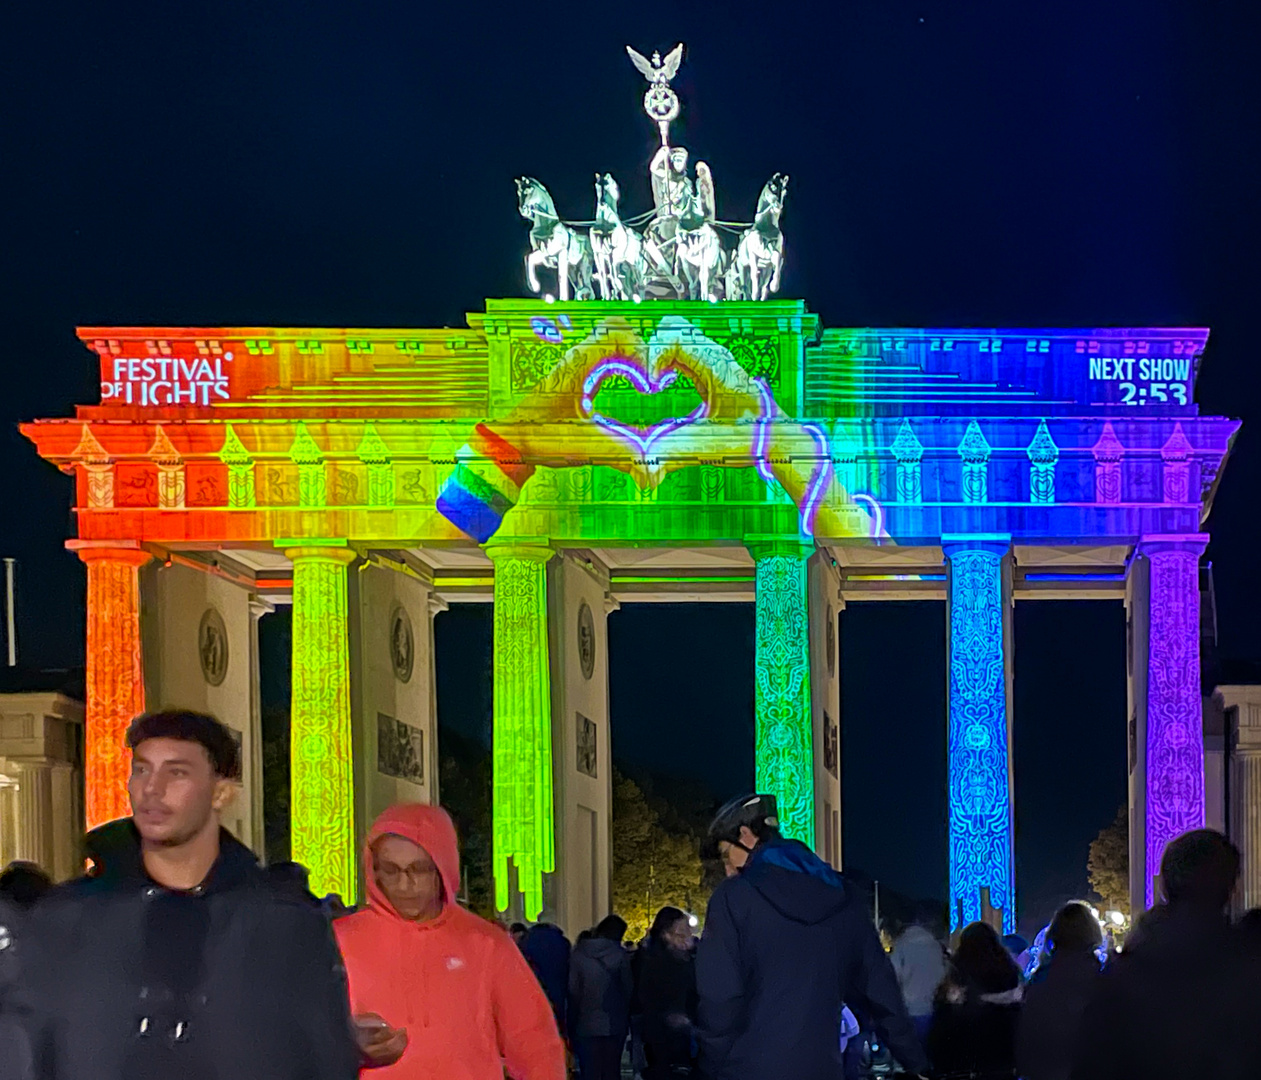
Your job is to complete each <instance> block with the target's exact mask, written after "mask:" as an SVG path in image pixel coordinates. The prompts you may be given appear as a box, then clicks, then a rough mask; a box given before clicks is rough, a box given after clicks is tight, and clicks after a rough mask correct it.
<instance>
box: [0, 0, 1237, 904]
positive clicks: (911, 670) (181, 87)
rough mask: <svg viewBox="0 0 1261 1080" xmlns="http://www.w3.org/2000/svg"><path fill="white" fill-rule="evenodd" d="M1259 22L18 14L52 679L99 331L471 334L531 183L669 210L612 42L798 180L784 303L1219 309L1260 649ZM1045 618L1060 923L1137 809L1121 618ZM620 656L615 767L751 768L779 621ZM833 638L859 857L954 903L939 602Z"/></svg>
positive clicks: (1196, 11) (1227, 555) (1046, 831)
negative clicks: (63, 419) (769, 634)
mask: <svg viewBox="0 0 1261 1080" xmlns="http://www.w3.org/2000/svg"><path fill="white" fill-rule="evenodd" d="M807 12H809V14H807ZM1257 22H1258V15H1257V9H1256V5H1255V4H1247V3H1243V2H1238V3H1227V2H1213V0H1199V2H1198V3H1186V2H1183V3H1167V2H1160V0H1113V2H1111V3H1108V4H1099V3H1098V2H1097V0H1092V2H1077V0H1061V2H1059V3H1056V4H1051V5H1028V4H1013V3H1011V2H1010V0H1002V2H991V0H971V2H969V3H966V4H964V3H928V2H919V3H904V2H900V0H870V2H864V3H835V4H831V5H804V4H799V5H792V6H790V5H782V4H779V5H777V4H766V3H761V4H756V5H755V4H750V3H744V2H741V0H724V2H723V3H721V4H719V3H701V2H693V3H688V4H678V3H675V4H670V5H651V4H644V5H617V6H616V9H614V6H613V5H604V6H601V5H592V4H569V3H563V2H555V3H550V4H545V5H535V6H519V5H507V4H494V5H486V4H478V3H463V4H447V5H432V4H417V3H366V4H346V3H331V2H328V0H307V2H303V3H266V4H259V3H257V0H254V2H250V3H243V2H238V0H217V2H216V3H214V4H208V5H189V6H172V5H170V4H157V3H152V4H132V3H126V2H119V3H113V4H100V3H86V2H84V3H73V4H71V3H58V2H56V0H46V2H44V3H41V4H23V5H10V6H9V9H8V10H6V12H5V15H4V25H3V32H2V33H0V42H3V44H2V45H0V49H3V55H2V56H0V87H2V91H0V93H2V94H3V99H2V101H0V187H2V189H3V191H2V194H3V198H2V199H0V208H2V209H0V214H2V220H3V232H2V234H0V275H2V276H0V280H2V281H3V285H4V288H3V290H2V291H0V304H3V309H4V324H3V325H4V333H3V336H2V337H0V372H2V373H3V378H4V382H3V390H0V501H2V505H3V507H4V513H3V514H2V515H0V548H2V549H3V550H2V551H0V554H4V555H12V556H16V557H17V558H18V559H19V560H20V591H21V600H20V603H21V608H20V617H19V640H20V645H21V654H22V659H23V661H24V662H26V663H29V664H31V665H43V666H57V665H68V664H74V663H78V662H81V661H82V653H83V629H82V627H83V613H82V597H83V573H82V570H81V567H80V566H79V564H78V561H77V560H76V559H75V558H73V557H71V556H70V555H68V554H67V553H65V552H64V551H63V550H62V543H63V541H64V539H65V538H66V537H67V536H68V535H70V530H71V527H72V525H71V521H70V516H69V513H68V507H69V505H70V485H69V481H68V479H67V478H65V477H63V476H61V475H60V474H58V473H57V472H56V471H55V470H54V469H52V468H51V467H50V466H48V465H45V464H43V463H41V462H40V461H39V460H38V459H37V457H36V455H35V453H34V451H33V449H32V448H31V447H30V446H29V445H28V444H26V443H25V442H24V440H22V439H21V438H20V437H19V435H18V433H17V431H16V428H15V426H14V424H15V423H16V421H18V420H19V419H27V418H31V417H36V416H58V415H65V414H67V413H69V412H70V410H71V407H72V406H73V404H75V403H76V402H81V403H87V402H92V401H95V400H96V387H95V378H96V369H95V362H94V361H95V358H94V357H93V356H92V355H91V354H90V353H88V352H87V351H85V350H84V349H82V348H81V347H80V346H79V344H78V343H77V341H76V339H75V337H74V327H75V326H76V325H78V324H110V323H114V324H128V325H145V324H155V325H203V326H211V325H274V326H285V325H298V326H301V325H317V326H321V325H323V326H433V325H438V326H441V325H460V324H461V323H462V321H463V313H464V312H466V311H471V310H476V309H478V308H479V307H480V306H481V303H482V300H483V298H484V297H487V296H492V297H493V296H514V295H520V294H521V292H522V287H521V283H520V281H519V274H520V255H521V253H522V251H523V249H524V246H525V244H526V227H525V224H524V223H523V222H522V221H521V219H520V218H519V217H518V215H517V212H516V203H515V197H514V191H513V186H512V179H513V177H514V176H517V175H520V174H522V173H527V174H530V175H534V176H538V177H539V178H540V179H541V180H543V182H544V183H545V184H547V185H548V186H549V188H550V190H551V191H552V193H553V195H554V196H555V197H556V199H557V202H558V204H559V206H560V208H561V211H562V213H563V214H565V215H567V216H571V217H578V218H583V217H587V216H589V213H590V205H591V178H592V175H593V173H594V172H595V171H596V170H600V171H611V172H613V173H614V174H615V175H616V176H617V178H618V180H619V182H620V183H621V185H622V189H623V195H624V204H625V205H626V206H628V207H633V208H641V207H646V206H647V205H649V194H648V186H647V180H646V162H647V158H648V156H649V154H650V152H651V149H652V140H653V138H654V137H655V136H654V133H653V131H652V130H651V129H650V127H649V125H648V124H647V122H646V121H645V119H644V117H643V116H642V114H641V112H640V103H639V99H640V96H641V93H642V82H641V79H640V76H639V75H638V74H637V73H636V72H635V71H634V70H633V69H632V68H631V66H630V64H629V62H628V61H627V59H626V57H625V54H624V52H623V46H624V45H626V44H627V43H631V44H634V45H635V46H636V47H637V48H638V49H639V50H640V51H641V52H650V51H651V50H652V49H654V48H660V49H662V50H663V51H664V49H666V48H668V47H670V46H671V45H673V44H674V43H675V41H677V40H683V41H685V42H686V43H687V46H688V54H687V59H686V60H685V62H684V66H683V71H682V74H681V77H680V79H679V80H678V81H677V83H676V85H677V87H678V89H679V91H680V95H681V97H682V99H683V102H684V108H685V112H684V116H683V121H682V123H681V124H679V125H676V128H675V133H674V140H675V141H676V142H678V143H681V144H683V145H686V146H687V147H688V148H689V149H690V150H691V151H692V153H693V155H694V157H700V158H703V159H704V160H706V161H708V162H709V163H710V165H711V167H712V169H713V171H714V176H715V179H716V182H717V186H718V197H719V206H720V212H723V208H724V207H726V210H725V213H726V214H727V215H729V216H735V217H742V216H744V215H746V214H747V213H748V212H749V210H751V208H752V206H753V203H754V201H755V199H756V196H757V192H758V190H759V189H760V187H761V185H762V183H763V182H764V181H765V179H766V178H767V177H768V176H769V175H770V174H771V173H772V172H775V171H778V170H783V171H785V172H788V173H789V174H791V176H792V183H791V187H790V190H789V198H788V204H787V210H786V212H785V215H784V229H785V235H786V243H787V252H788V254H787V263H786V269H785V277H784V290H783V295H787V296H800V297H804V298H805V299H806V300H807V302H808V303H809V305H810V307H811V308H812V309H813V310H815V311H817V312H819V313H820V314H821V315H822V317H823V320H824V322H825V324H826V325H830V326H845V325H851V326H852V325H858V326H862V325H874V326H882V325H886V326H887V325H909V326H983V327H992V326H1032V327H1038V326H1106V325H1137V326H1143V325H1205V326H1210V327H1212V328H1213V336H1212V339H1211V341H1210V344H1209V349H1208V353H1207V355H1206V359H1205V365H1204V370H1203V374H1202V377H1201V379H1200V383H1199V390H1198V398H1199V401H1200V403H1201V406H1202V407H1203V409H1204V411H1205V412H1208V413H1219V414H1225V415H1230V416H1238V417H1242V418H1243V419H1244V421H1245V427H1244V430H1243V433H1242V434H1241V436H1240V439H1239V442H1238V444H1237V447H1236V453H1235V455H1234V458H1233V459H1232V461H1231V462H1230V464H1229V466H1228V468H1227V469H1226V472H1225V478H1224V481H1223V483H1222V485H1221V488H1220V490H1219V492H1218V496H1217V503H1216V508H1215V511H1214V515H1213V518H1212V519H1211V521H1210V523H1209V524H1210V528H1211V530H1212V532H1213V535H1214V540H1213V543H1212V546H1211V548H1210V552H1209V554H1210V557H1211V559H1212V561H1213V563H1214V567H1215V574H1216V586H1217V596H1218V610H1219V628H1220V639H1221V648H1222V651H1223V653H1224V654H1226V655H1231V656H1244V657H1246V656H1257V655H1259V654H1261V621H1258V620H1257V619H1255V618H1254V617H1252V614H1253V611H1254V609H1255V605H1256V601H1257V591H1256V586H1255V574H1254V573H1253V572H1252V571H1253V549H1254V546H1255V533H1254V530H1255V528H1256V526H1257V524H1258V518H1257V513H1256V510H1255V503H1256V497H1255V492H1257V490H1258V480H1259V476H1258V472H1259V470H1261V452H1259V451H1258V450H1257V448H1256V436H1255V433H1254V432H1253V430H1252V427H1251V426H1250V423H1251V421H1252V420H1253V418H1254V416H1255V414H1256V411H1257V406H1258V403H1259V401H1261V374H1258V372H1259V371H1261V359H1259V358H1258V356H1257V355H1256V353H1255V350H1254V346H1253V345H1252V344H1251V341H1252V339H1251V338H1250V337H1249V335H1250V334H1251V333H1252V332H1253V331H1252V329H1251V322H1250V320H1252V319H1253V318H1254V317H1255V314H1254V313H1255V310H1256V297H1257V295H1258V293H1259V291H1261V274H1259V273H1258V269H1257V261H1256V259H1257V257H1256V252H1257V251H1259V250H1261V210H1259V209H1258V206H1259V203H1261V200H1259V199H1258V193H1259V192H1261V185H1259V184H1258V181H1259V180H1261V176H1259V175H1258V139H1259V136H1258V132H1259V130H1261V128H1259V126H1258V123H1257V109H1258V105H1259V104H1261V95H1259V94H1258V83H1259V82H1261V64H1258V63H1256V59H1255V58H1256V55H1257V54H1258V48H1259V45H1261V42H1259V40H1258V37H1259V35H1258V32H1257V31H1258V25H1257ZM487 615H488V611H487V610H485V609H482V610H481V611H480V612H478V611H473V612H469V613H455V614H450V615H444V616H442V617H440V619H439V634H440V637H441V638H442V639H443V641H444V642H445V644H443V645H442V648H443V655H444V656H456V657H463V658H464V659H463V660H457V661H456V663H455V669H454V670H453V671H451V672H450V674H449V675H448V676H446V677H445V683H444V685H447V686H453V687H457V688H460V687H467V688H468V689H467V692H465V691H463V690H458V691H452V693H451V694H448V696H447V700H446V701H444V702H443V703H442V705H441V706H440V708H441V710H442V712H443V714H444V720H445V721H446V722H451V723H462V722H467V723H469V724H470V725H472V726H473V727H476V726H477V725H478V724H481V723H484V716H483V717H481V718H478V716H476V715H475V712H476V708H475V703H476V702H477V701H480V700H481V699H479V698H476V696H475V695H476V693H480V691H477V690H476V687H477V686H479V685H481V684H482V683H484V681H485V672H484V668H483V667H479V665H481V664H483V663H484V660H483V657H484V649H483V652H481V653H479V652H478V649H477V648H476V647H474V646H475V645H476V642H477V641H478V640H488V636H487V631H486V628H485V626H482V628H481V629H479V628H478V627H479V620H483V622H484V620H485V618H486V616H487ZM1016 626H1017V644H1016V656H1017V714H1016V715H1017V741H1016V754H1017V781H1016V785H1017V786H1016V790H1017V793H1018V796H1017V797H1018V845H1019V851H1018V862H1019V871H1020V874H1021V879H1020V884H1021V888H1022V892H1023V894H1024V900H1025V903H1026V905H1032V906H1034V907H1039V908H1040V907H1042V906H1045V905H1047V904H1050V903H1053V902H1054V900H1055V899H1057V898H1058V897H1059V896H1061V895H1063V894H1067V893H1068V892H1072V891H1074V890H1080V889H1081V888H1082V887H1084V859H1085V848H1086V843H1087V842H1088V841H1089V839H1090V838H1091V837H1092V836H1093V835H1094V833H1095V832H1096V831H1097V830H1098V829H1099V828H1100V827H1101V826H1103V825H1105V824H1107V823H1108V822H1110V821H1111V819H1112V817H1113V814H1114V813H1115V810H1116V807H1117V805H1118V804H1119V802H1120V801H1121V799H1122V798H1123V797H1124V775H1123V773H1124V732H1123V725H1124V659H1123V647H1124V634H1123V625H1122V620H1121V615H1120V608H1119V605H1113V606H1107V605H1102V606H1101V605H1075V606H1071V605H1058V604H1055V605H1052V604H1037V605H1035V604H1021V605H1019V606H1018V609H1017V615H1016ZM610 639H611V644H612V680H611V681H612V694H613V710H614V742H615V753H617V754H619V755H621V756H623V757H625V758H626V759H627V760H628V761H635V762H638V763H640V764H642V765H645V766H648V767H651V768H655V769H657V770H659V771H667V772H668V771H674V772H678V773H689V774H693V775H698V776H699V777H700V778H702V779H704V780H706V781H707V782H708V783H710V784H711V785H712V786H713V787H715V788H716V789H721V790H718V791H716V794H719V795H726V794H729V793H731V792H732V791H733V790H734V789H735V788H738V787H742V786H745V785H746V784H747V783H748V781H749V779H750V776H751V769H752V747H751V742H750V739H749V731H750V726H751V722H750V718H749V708H750V703H751V697H752V695H751V688H750V673H751V670H752V660H751V649H752V617H751V612H750V610H749V609H748V608H747V607H737V606H726V605H714V606H712V607H706V608H703V609H693V610H678V609H673V608H671V609H659V610H656V611H653V610H645V609H642V608H633V607H627V608H626V609H624V610H623V611H621V612H618V613H617V614H615V615H614V616H613V618H612V620H611V623H610ZM840 640H841V645H842V651H843V660H842V671H843V675H844V679H845V691H844V750H845V753H846V762H845V785H846V788H845V790H846V796H845V807H844V809H845V844H846V848H847V852H848V854H849V857H850V859H851V860H852V861H853V862H855V863H856V864H858V865H861V866H862V867H863V868H864V869H865V870H866V871H867V872H869V873H871V874H874V875H876V876H878V877H880V878H881V879H882V880H888V881H889V882H890V884H891V885H893V887H896V888H899V889H903V890H905V891H908V892H911V893H914V894H931V893H934V892H938V893H939V892H941V891H942V889H943V882H944V874H945V848H944V824H943V814H944V794H943V785H944V779H945V771H944V727H943V724H944V720H943V717H944V655H943V651H942V650H943V647H944V613H943V611H942V608H941V606H940V605H932V604H923V605H919V604H916V605H888V606H878V605H852V606H851V607H850V608H849V609H848V610H847V611H846V612H845V613H844V615H843V616H842V621H841V636H840ZM698 643H699V644H698ZM466 646H467V647H466ZM461 665H463V666H461ZM457 692H458V693H460V694H461V695H462V696H461V697H460V699H459V700H456V699H455V698H454V697H453V696H452V695H454V694H455V693H457ZM470 717H471V719H470ZM461 718H463V719H461Z"/></svg>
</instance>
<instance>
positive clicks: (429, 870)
mask: <svg viewBox="0 0 1261 1080" xmlns="http://www.w3.org/2000/svg"><path fill="white" fill-rule="evenodd" d="M376 871H377V874H378V875H379V876H380V877H382V878H384V879H385V880H386V881H398V880H399V879H400V878H402V877H404V876H406V877H409V878H411V879H412V880H413V881H424V880H425V879H426V878H430V877H434V876H435V875H436V874H437V873H438V868H437V867H436V866H434V865H433V863H430V864H429V865H428V866H424V865H422V864H420V863H412V865H411V866H395V865H394V864H393V863H380V864H378V865H377V868H376Z"/></svg>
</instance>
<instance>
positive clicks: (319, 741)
mask: <svg viewBox="0 0 1261 1080" xmlns="http://www.w3.org/2000/svg"><path fill="white" fill-rule="evenodd" d="M285 554H286V555H287V556H288V557H289V559H290V560H292V562H293V699H292V705H291V708H290V713H289V755H290V776H289V791H290V795H289V798H290V804H289V818H290V834H289V835H290V840H289V843H290V849H291V852H292V858H293V859H294V861H295V862H300V863H302V864H303V865H304V866H306V867H307V868H308V869H309V870H310V872H311V889H312V891H313V892H315V894H316V895H317V896H319V895H323V894H325V893H329V892H335V893H337V894H338V895H339V896H342V897H344V898H345V899H347V900H348V901H349V900H352V899H353V898H354V897H355V896H356V894H357V882H358V879H359V873H358V859H357V857H356V853H355V792H354V771H353V768H352V761H351V745H350V651H349V648H348V641H347V624H346V568H347V567H348V566H349V565H350V564H351V563H352V562H353V561H354V559H355V553H354V552H353V551H351V550H350V549H349V548H347V547H345V546H344V545H342V544H337V545H333V544H328V545H314V544H311V543H309V542H307V543H305V544H303V545H301V546H295V547H289V548H286V549H285Z"/></svg>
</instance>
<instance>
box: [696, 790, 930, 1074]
mask: <svg viewBox="0 0 1261 1080" xmlns="http://www.w3.org/2000/svg"><path fill="white" fill-rule="evenodd" d="M706 849H707V850H706V851H705V852H704V854H705V855H706V857H708V858H721V859H722V862H723V866H724V869H725V870H726V874H727V879H726V880H725V881H724V882H722V884H720V885H719V886H718V888H717V889H716V890H715V891H714V895H713V897H712V898H711V899H710V902H709V911H708V914H707V915H706V918H705V931H704V935H703V936H702V938H701V943H700V947H699V949H698V952H697V958H696V980H697V992H698V996H699V999H700V1003H699V1018H698V1024H697V1032H696V1035H697V1040H698V1043H699V1046H700V1061H701V1070H702V1072H703V1073H704V1075H705V1076H706V1077H708V1078H710V1080H835V1078H836V1077H839V1076H840V1075H841V1074H842V1064H841V1049H840V1046H841V1030H840V1024H841V1010H842V1007H843V1006H844V1005H848V1006H850V1008H851V1009H853V1010H854V1012H855V1013H856V1014H858V1016H859V1017H860V1018H861V1019H862V1020H864V1021H865V1023H866V1024H867V1025H868V1026H869V1027H870V1028H872V1029H874V1030H875V1032H876V1033H877V1035H879V1036H880V1037H881V1038H883V1039H884V1041H885V1042H886V1043H887V1044H888V1046H889V1048H890V1049H891V1050H892V1051H893V1053H894V1055H895V1056H896V1057H897V1059H898V1061H899V1063H900V1064H901V1065H902V1067H903V1068H905V1069H908V1070H910V1071H911V1072H913V1073H917V1072H923V1071H924V1070H925V1069H926V1068H927V1064H928V1063H927V1059H926V1057H925V1055H924V1051H923V1048H922V1047H921V1046H920V1044H919V1041H918V1039H916V1037H915V1032H914V1029H913V1028H912V1027H911V1020H910V1017H909V1016H908V1015H907V1012H906V1005H905V1004H904V1003H903V1001H902V994H901V991H900V990H899V989H898V982H897V978H896V976H895V975H894V973H893V966H892V965H891V964H890V962H889V959H888V957H887V956H886V955H885V953H884V949H883V948H882V947H881V945H880V939H879V937H878V935H877V934H876V928H875V926H874V925H873V923H872V921H871V919H870V917H869V916H868V914H867V912H866V910H865V905H863V904H862V903H861V902H860V901H858V900H857V899H856V898H855V897H854V896H853V895H852V894H851V892H850V890H849V889H847V887H846V885H845V882H844V880H843V879H842V878H841V876H840V875H839V874H838V873H837V872H836V871H835V870H833V869H832V868H831V867H830V866H828V865H827V864H826V863H825V862H823V861H822V860H821V859H820V858H818V856H816V855H815V854H814V853H813V852H812V851H810V849H809V848H807V847H806V846H805V845H804V844H802V843H800V842H798V841H796V840H787V839H785V838H783V837H782V836H781V835H780V832H779V818H778V814H777V810H776V805H775V797H774V796H773V795H744V796H741V797H739V798H737V799H733V800H731V802H729V803H727V804H726V805H725V806H724V807H723V808H722V809H721V810H719V811H718V815H717V817H716V818H715V819H714V821H713V824H712V825H710V828H709V836H708V840H707V844H706Z"/></svg>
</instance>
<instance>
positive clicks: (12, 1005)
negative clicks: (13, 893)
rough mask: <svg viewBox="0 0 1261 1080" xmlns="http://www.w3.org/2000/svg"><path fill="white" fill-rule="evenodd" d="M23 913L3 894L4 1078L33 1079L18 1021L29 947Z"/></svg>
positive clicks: (0, 1078) (0, 1028) (0, 999)
mask: <svg viewBox="0 0 1261 1080" xmlns="http://www.w3.org/2000/svg"><path fill="white" fill-rule="evenodd" d="M22 916H23V913H22V912H21V911H20V910H19V909H18V908H17V907H16V906H15V905H13V904H11V903H9V901H8V900H6V899H5V898H4V897H0V1080H29V1078H30V1076H31V1052H30V1046H29V1044H28V1042H27V1038H26V1032H25V1031H23V1030H22V1028H21V1026H20V1025H19V1023H18V1014H17V1009H18V1002H17V995H16V990H17V984H18V975H19V971H20V969H19V967H18V965H19V963H20V958H21V954H22V952H23V951H24V950H25V942H24V940H23V938H24V935H23V931H22V928H21V926H20V923H21V922H22V921H23V917H22Z"/></svg>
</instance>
